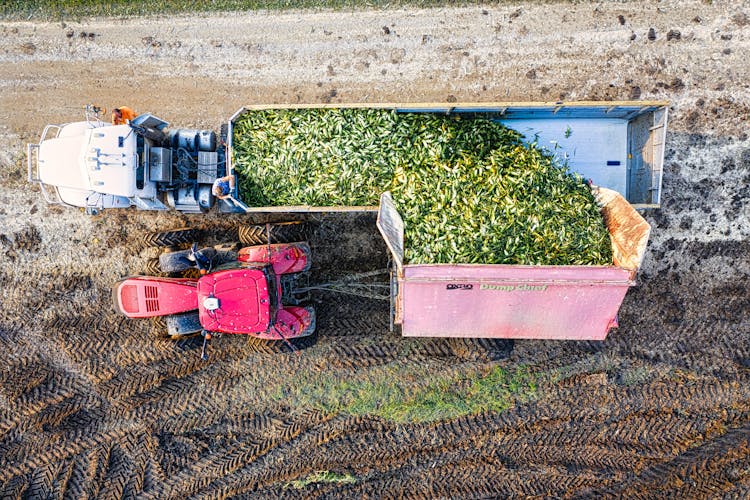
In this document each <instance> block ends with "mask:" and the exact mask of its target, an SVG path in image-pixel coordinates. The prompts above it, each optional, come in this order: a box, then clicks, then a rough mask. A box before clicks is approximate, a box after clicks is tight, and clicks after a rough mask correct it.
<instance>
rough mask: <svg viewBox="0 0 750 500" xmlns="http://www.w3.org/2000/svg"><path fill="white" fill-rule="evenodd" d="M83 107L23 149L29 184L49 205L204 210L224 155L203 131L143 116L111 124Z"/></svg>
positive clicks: (92, 209) (212, 137) (94, 110)
mask: <svg viewBox="0 0 750 500" xmlns="http://www.w3.org/2000/svg"><path fill="white" fill-rule="evenodd" d="M100 111H101V110H100V109H99V108H96V107H94V106H87V107H86V120H85V121H80V122H73V123H68V124H65V125H47V126H46V127H45V129H44V131H43V132H42V136H41V139H40V141H39V143H38V144H29V145H28V146H27V163H28V164H27V169H28V180H29V182H36V183H38V184H39V186H40V188H41V191H42V195H43V196H44V198H45V200H46V201H47V202H49V203H59V204H63V205H68V206H73V207H81V208H83V209H85V210H86V212H87V213H89V214H96V213H98V212H99V211H100V210H102V209H107V208H125V207H130V206H136V207H138V208H140V209H143V210H166V209H168V208H169V207H171V208H175V209H177V210H180V211H181V212H187V213H195V212H201V211H206V210H208V209H210V208H211V207H212V206H213V204H214V197H213V195H212V193H211V185H212V184H213V182H214V180H215V179H216V178H217V177H220V176H222V175H223V174H224V149H223V148H222V147H220V146H219V144H218V141H217V137H216V133H215V132H213V131H211V130H194V129H168V128H167V127H168V126H169V124H168V123H167V122H165V121H164V120H161V119H160V118H157V117H155V116H153V115H152V114H150V113H145V114H142V115H139V116H138V117H136V118H135V119H134V120H133V121H132V122H131V123H130V124H128V125H111V124H110V123H107V122H104V121H102V120H101V119H100V117H99V112H100Z"/></svg>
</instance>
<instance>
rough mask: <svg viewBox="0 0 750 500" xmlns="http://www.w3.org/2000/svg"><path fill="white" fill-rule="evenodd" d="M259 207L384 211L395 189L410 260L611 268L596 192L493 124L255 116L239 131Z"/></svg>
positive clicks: (305, 113)
mask: <svg viewBox="0 0 750 500" xmlns="http://www.w3.org/2000/svg"><path fill="white" fill-rule="evenodd" d="M233 141H234V152H235V157H234V162H235V168H236V171H237V172H238V174H239V175H240V189H241V192H242V193H243V197H244V201H245V202H246V203H248V204H250V205H253V206H282V205H314V206H337V205H376V204H377V203H378V200H379V197H380V194H381V193H382V192H384V191H386V190H390V191H391V192H392V194H393V198H394V201H395V203H396V206H397V208H398V210H399V213H400V214H401V216H402V218H403V219H404V224H405V236H404V237H405V247H406V255H405V261H406V262H408V263H414V264H416V263H486V264H555V265H574V264H582V265H592V264H593V265H606V264H611V262H612V251H611V243H610V239H609V233H608V231H607V228H606V227H605V225H604V221H603V219H602V216H601V214H600V212H599V207H598V206H597V204H596V201H595V200H594V197H593V194H592V192H591V189H590V187H589V186H588V185H586V184H585V183H584V182H583V181H582V180H581V179H580V178H579V177H578V176H577V175H572V174H570V173H569V172H568V171H567V169H566V168H565V167H564V166H560V165H557V164H556V162H555V160H554V158H553V157H552V156H551V155H549V154H547V153H545V152H544V151H542V150H540V149H538V148H537V147H535V145H533V144H531V145H529V144H525V143H524V142H523V141H522V138H521V135H520V134H518V133H517V132H515V131H513V130H511V129H508V128H506V127H504V126H503V125H502V124H500V123H498V122H496V121H492V120H489V119H485V118H468V119H467V118H459V117H450V116H444V115H438V114H432V113H397V112H396V111H393V110H382V109H288V110H261V111H248V112H246V113H245V114H244V115H243V116H242V117H241V118H240V119H239V120H238V121H237V122H235V132H234V137H233Z"/></svg>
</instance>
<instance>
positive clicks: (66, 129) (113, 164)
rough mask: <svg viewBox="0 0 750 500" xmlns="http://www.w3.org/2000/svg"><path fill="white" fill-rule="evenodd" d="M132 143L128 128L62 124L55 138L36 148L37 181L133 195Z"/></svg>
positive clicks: (132, 139) (134, 177) (133, 166)
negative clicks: (37, 163)
mask: <svg viewBox="0 0 750 500" xmlns="http://www.w3.org/2000/svg"><path fill="white" fill-rule="evenodd" d="M92 125H93V126H92ZM136 144H137V139H136V134H135V133H134V131H133V130H132V129H131V128H130V126H128V125H116V126H112V125H108V124H103V126H95V124H91V123H89V122H75V123H70V124H67V125H64V126H62V127H61V129H60V133H59V134H58V136H57V137H55V138H52V139H47V140H44V141H42V143H41V144H40V145H39V178H40V180H41V181H42V182H43V183H45V184H49V185H52V186H56V187H61V188H68V189H72V190H82V191H95V192H98V193H103V194H111V195H115V196H126V197H130V196H133V195H134V194H135V191H136V184H135V180H136V167H137V155H136Z"/></svg>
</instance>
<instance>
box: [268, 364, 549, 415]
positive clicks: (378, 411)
mask: <svg viewBox="0 0 750 500" xmlns="http://www.w3.org/2000/svg"><path fill="white" fill-rule="evenodd" d="M362 375H363V376H361V377H358V378H357V379H352V378H351V376H350V375H349V374H338V373H335V372H334V373H330V372H328V373H321V374H315V375H314V374H301V375H299V376H298V377H296V378H295V379H294V380H292V381H290V382H289V383H288V384H285V385H284V386H280V387H279V388H278V390H277V392H276V394H275V395H274V398H275V399H277V400H279V401H282V400H284V401H291V402H293V404H294V405H295V406H297V407H313V408H318V409H320V410H323V411H325V412H328V413H345V414H349V415H372V416H379V417H382V418H385V419H387V420H390V421H394V422H399V423H408V422H431V421H437V420H445V419H451V418H456V417H460V416H463V415H470V414H476V413H480V412H482V411H504V410H506V409H508V408H510V407H512V406H513V405H514V404H516V403H517V402H523V401H528V400H530V399H532V398H533V397H535V395H536V390H537V381H536V375H534V374H532V373H530V372H529V371H528V370H527V369H526V368H525V367H518V368H513V369H505V368H502V367H500V366H494V367H493V368H492V369H490V370H489V371H486V370H484V371H483V370H479V369H474V370H472V371H470V372H468V373H461V374H455V373H448V374H442V373H434V372H433V371H432V370H429V369H426V368H417V369H416V370H415V369H414V368H413V367H412V368H411V369H407V368H406V367H404V366H398V365H397V364H391V365H387V366H384V367H378V368H375V369H371V370H369V371H368V372H367V373H366V374H362Z"/></svg>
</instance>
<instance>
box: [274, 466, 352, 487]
mask: <svg viewBox="0 0 750 500" xmlns="http://www.w3.org/2000/svg"><path fill="white" fill-rule="evenodd" d="M356 482H357V478H356V477H354V476H353V475H351V474H349V473H346V474H337V473H336V472H331V471H327V470H323V471H318V472H314V473H312V474H310V475H309V476H307V477H306V478H304V479H297V480H296V481H292V482H290V483H287V485H286V487H288V486H291V487H293V488H295V489H298V490H301V489H302V488H304V487H306V486H307V485H310V484H315V483H336V484H354V483H356Z"/></svg>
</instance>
